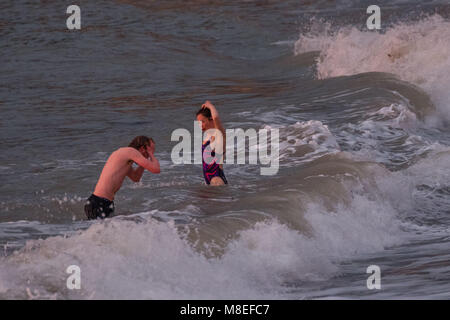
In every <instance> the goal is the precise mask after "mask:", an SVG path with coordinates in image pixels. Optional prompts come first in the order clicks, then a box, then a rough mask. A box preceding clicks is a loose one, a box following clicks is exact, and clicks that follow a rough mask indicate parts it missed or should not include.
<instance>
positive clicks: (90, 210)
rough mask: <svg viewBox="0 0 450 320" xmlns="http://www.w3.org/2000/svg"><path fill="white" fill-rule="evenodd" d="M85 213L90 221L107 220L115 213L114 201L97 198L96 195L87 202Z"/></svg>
mask: <svg viewBox="0 0 450 320" xmlns="http://www.w3.org/2000/svg"><path fill="white" fill-rule="evenodd" d="M84 212H86V216H87V218H88V219H89V220H90V219H97V218H101V219H104V218H107V217H109V216H110V215H111V214H113V213H114V201H111V200H108V199H105V198H101V197H97V196H96V195H95V194H92V195H91V196H90V197H89V199H88V200H87V201H86V205H85V206H84Z"/></svg>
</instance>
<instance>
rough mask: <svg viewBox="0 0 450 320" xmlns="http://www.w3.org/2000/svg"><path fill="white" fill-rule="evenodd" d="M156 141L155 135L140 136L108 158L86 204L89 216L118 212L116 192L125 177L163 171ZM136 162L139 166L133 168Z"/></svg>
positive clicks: (97, 216)
mask: <svg viewBox="0 0 450 320" xmlns="http://www.w3.org/2000/svg"><path fill="white" fill-rule="evenodd" d="M154 152H155V142H154V141H153V139H152V138H149V137H146V136H138V137H135V138H134V139H133V141H131V143H130V144H129V145H128V147H124V148H119V149H117V150H116V151H114V152H113V153H112V154H111V155H110V156H109V158H108V160H107V161H106V164H105V166H104V167H103V170H102V173H101V175H100V178H99V180H98V182H97V185H96V186H95V190H94V193H93V194H92V195H91V196H90V197H89V199H88V200H87V202H86V205H85V206H84V211H85V212H86V216H87V218H88V219H97V218H101V219H103V218H107V217H109V216H110V215H111V214H113V212H114V196H115V194H116V192H117V191H119V189H120V187H121V186H122V183H123V180H124V179H125V177H128V178H130V179H131V180H132V181H134V182H139V181H140V180H141V177H142V175H143V174H144V170H145V169H147V170H148V171H150V172H152V173H160V168H159V161H158V159H156V158H155V156H154ZM133 163H136V164H137V165H138V166H137V168H133Z"/></svg>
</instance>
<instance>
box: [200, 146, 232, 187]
mask: <svg viewBox="0 0 450 320" xmlns="http://www.w3.org/2000/svg"><path fill="white" fill-rule="evenodd" d="M210 143H211V141H210V140H208V141H206V143H205V144H203V145H202V164H203V176H204V177H205V181H206V184H210V183H211V179H212V178H214V177H220V178H221V179H222V180H223V182H224V183H225V184H228V182H227V179H226V178H225V175H224V173H223V170H222V169H220V166H219V165H218V164H217V163H216V160H217V159H215V156H216V153H215V151H212V150H211V147H209V145H210ZM205 149H206V150H205ZM205 158H206V159H207V162H206V161H205ZM208 163H209V164H208Z"/></svg>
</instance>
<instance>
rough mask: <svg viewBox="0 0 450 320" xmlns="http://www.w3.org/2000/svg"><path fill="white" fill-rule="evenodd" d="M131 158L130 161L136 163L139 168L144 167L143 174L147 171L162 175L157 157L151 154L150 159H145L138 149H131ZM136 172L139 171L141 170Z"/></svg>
mask: <svg viewBox="0 0 450 320" xmlns="http://www.w3.org/2000/svg"><path fill="white" fill-rule="evenodd" d="M129 158H130V160H132V161H134V162H136V163H137V164H138V165H139V167H142V169H141V170H142V173H143V171H144V169H146V170H148V171H150V172H152V173H160V172H161V170H160V167H159V161H158V159H156V158H155V156H154V155H153V154H151V155H150V156H149V158H148V159H145V158H144V156H143V155H142V154H141V153H140V152H139V151H137V150H136V149H133V148H130V151H129ZM136 170H139V168H138V169H136ZM142 173H141V176H142ZM139 179H140V178H139Z"/></svg>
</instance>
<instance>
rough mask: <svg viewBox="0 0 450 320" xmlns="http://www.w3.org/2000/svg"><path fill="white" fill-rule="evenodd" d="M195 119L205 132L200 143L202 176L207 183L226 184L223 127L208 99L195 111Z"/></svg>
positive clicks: (214, 184) (217, 113)
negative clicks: (203, 138)
mask: <svg viewBox="0 0 450 320" xmlns="http://www.w3.org/2000/svg"><path fill="white" fill-rule="evenodd" d="M196 116H197V121H199V124H200V125H201V128H202V132H205V133H206V137H205V140H204V141H203V143H202V164H203V177H204V178H205V182H206V184H208V185H213V186H220V185H224V184H227V183H228V182H227V179H226V178H225V174H224V173H223V156H224V154H225V129H224V127H223V126H222V123H221V121H220V118H219V112H218V111H217V109H216V107H215V106H214V105H213V104H212V103H211V102H209V101H206V102H205V103H204V104H203V105H202V107H201V109H200V110H199V111H197V114H196Z"/></svg>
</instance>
